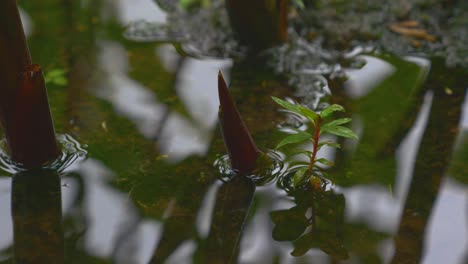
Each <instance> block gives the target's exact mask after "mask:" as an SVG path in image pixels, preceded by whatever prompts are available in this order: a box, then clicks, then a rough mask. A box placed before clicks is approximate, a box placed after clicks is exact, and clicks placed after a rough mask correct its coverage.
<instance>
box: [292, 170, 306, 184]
mask: <svg viewBox="0 0 468 264" xmlns="http://www.w3.org/2000/svg"><path fill="white" fill-rule="evenodd" d="M307 169H308V168H307V167H302V168H300V169H299V170H297V171H296V173H294V176H293V185H294V187H297V186H299V184H300V183H301V182H302V181H303V180H304V175H305V173H306V171H307Z"/></svg>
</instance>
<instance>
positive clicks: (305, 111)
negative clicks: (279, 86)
mask: <svg viewBox="0 0 468 264" xmlns="http://www.w3.org/2000/svg"><path fill="white" fill-rule="evenodd" d="M271 98H272V99H273V100H274V101H275V102H276V103H277V104H279V105H281V106H282V107H284V108H286V109H288V110H290V111H292V112H294V113H296V114H298V115H301V116H305V117H306V118H307V119H309V120H310V121H311V122H313V123H315V122H316V121H317V119H318V117H319V115H318V114H317V113H315V112H314V111H312V110H310V109H309V108H307V107H304V106H302V105H295V104H291V103H289V102H286V101H284V100H281V99H279V98H277V97H274V96H272V97H271Z"/></svg>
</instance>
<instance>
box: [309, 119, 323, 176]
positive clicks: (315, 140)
mask: <svg viewBox="0 0 468 264" xmlns="http://www.w3.org/2000/svg"><path fill="white" fill-rule="evenodd" d="M320 121H321V120H320V119H319V120H317V122H315V123H314V138H313V142H312V143H313V145H314V149H313V151H312V156H311V157H310V163H309V170H308V171H309V174H312V172H313V170H314V165H315V159H316V157H317V152H318V145H319V138H320V125H319V124H320Z"/></svg>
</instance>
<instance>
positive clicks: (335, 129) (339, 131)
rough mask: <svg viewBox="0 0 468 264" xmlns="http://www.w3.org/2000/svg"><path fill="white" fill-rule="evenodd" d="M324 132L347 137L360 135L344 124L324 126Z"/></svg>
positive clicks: (354, 137)
mask: <svg viewBox="0 0 468 264" xmlns="http://www.w3.org/2000/svg"><path fill="white" fill-rule="evenodd" d="M322 132H327V133H330V134H333V135H337V136H340V137H345V138H352V139H358V136H357V135H356V134H355V133H354V132H353V131H352V130H351V129H349V128H347V127H343V126H331V127H328V126H327V127H323V128H322Z"/></svg>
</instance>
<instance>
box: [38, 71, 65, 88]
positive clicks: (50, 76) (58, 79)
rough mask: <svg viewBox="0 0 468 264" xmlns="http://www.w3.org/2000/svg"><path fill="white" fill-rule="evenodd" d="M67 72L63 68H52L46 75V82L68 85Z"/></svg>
mask: <svg viewBox="0 0 468 264" xmlns="http://www.w3.org/2000/svg"><path fill="white" fill-rule="evenodd" d="M66 74H67V72H66V71H65V70H63V69H53V70H50V71H48V72H47V73H46V74H45V76H44V80H45V83H46V84H53V85H57V86H67V85H68V79H67V77H66Z"/></svg>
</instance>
